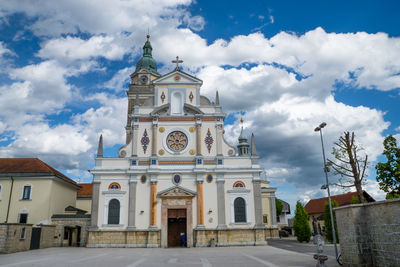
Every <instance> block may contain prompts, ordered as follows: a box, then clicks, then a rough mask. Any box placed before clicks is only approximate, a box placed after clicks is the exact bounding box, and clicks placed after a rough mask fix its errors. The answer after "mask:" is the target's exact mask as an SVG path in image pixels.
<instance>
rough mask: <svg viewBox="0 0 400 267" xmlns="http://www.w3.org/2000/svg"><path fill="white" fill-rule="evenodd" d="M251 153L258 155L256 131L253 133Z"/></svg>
mask: <svg viewBox="0 0 400 267" xmlns="http://www.w3.org/2000/svg"><path fill="white" fill-rule="evenodd" d="M251 155H252V156H257V150H256V141H255V140H254V133H252V134H251Z"/></svg>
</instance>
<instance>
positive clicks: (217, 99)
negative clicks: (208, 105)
mask: <svg viewBox="0 0 400 267" xmlns="http://www.w3.org/2000/svg"><path fill="white" fill-rule="evenodd" d="M215 105H216V106H219V105H220V104H219V94H218V91H217V92H216V93H215Z"/></svg>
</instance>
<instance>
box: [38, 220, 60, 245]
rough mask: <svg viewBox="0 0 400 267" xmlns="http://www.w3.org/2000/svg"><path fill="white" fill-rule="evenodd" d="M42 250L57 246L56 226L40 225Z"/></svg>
mask: <svg viewBox="0 0 400 267" xmlns="http://www.w3.org/2000/svg"><path fill="white" fill-rule="evenodd" d="M40 228H41V229H42V230H41V231H40V248H51V247H55V246H57V243H56V241H57V239H56V238H55V230H56V226H55V225H40Z"/></svg>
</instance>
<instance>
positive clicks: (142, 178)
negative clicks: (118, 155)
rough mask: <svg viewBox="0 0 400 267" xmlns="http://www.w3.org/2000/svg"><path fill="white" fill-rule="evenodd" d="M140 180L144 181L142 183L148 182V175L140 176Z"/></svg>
mask: <svg viewBox="0 0 400 267" xmlns="http://www.w3.org/2000/svg"><path fill="white" fill-rule="evenodd" d="M140 181H141V182H142V184H144V183H146V181H147V177H146V175H142V177H140Z"/></svg>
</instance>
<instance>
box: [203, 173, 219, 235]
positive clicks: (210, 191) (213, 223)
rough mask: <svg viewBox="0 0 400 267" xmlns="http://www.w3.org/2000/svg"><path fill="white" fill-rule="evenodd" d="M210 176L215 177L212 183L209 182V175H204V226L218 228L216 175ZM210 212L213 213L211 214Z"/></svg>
mask: <svg viewBox="0 0 400 267" xmlns="http://www.w3.org/2000/svg"><path fill="white" fill-rule="evenodd" d="M210 174H211V175H212V176H213V180H212V182H211V183H209V182H207V179H206V178H207V175H208V174H207V175H204V183H203V194H204V196H203V199H204V226H205V227H206V228H216V227H217V226H218V204H217V184H216V175H215V174H213V173H210ZM209 210H211V211H212V212H211V213H210V212H209ZM210 219H211V220H210Z"/></svg>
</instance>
